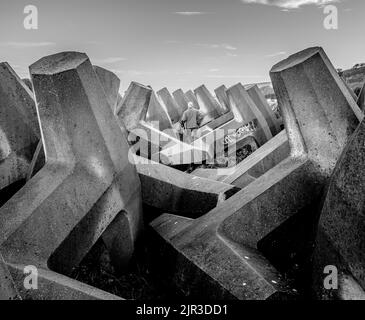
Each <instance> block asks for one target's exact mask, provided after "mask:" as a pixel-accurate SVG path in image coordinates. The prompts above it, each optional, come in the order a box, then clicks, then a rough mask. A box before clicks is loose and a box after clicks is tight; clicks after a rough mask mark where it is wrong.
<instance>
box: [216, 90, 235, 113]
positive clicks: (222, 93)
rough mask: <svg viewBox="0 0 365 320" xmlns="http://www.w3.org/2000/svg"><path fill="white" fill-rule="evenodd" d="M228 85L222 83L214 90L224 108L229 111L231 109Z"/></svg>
mask: <svg viewBox="0 0 365 320" xmlns="http://www.w3.org/2000/svg"><path fill="white" fill-rule="evenodd" d="M226 91H227V87H226V86H225V85H221V86H220V87H218V88H217V89H215V90H214V92H215V95H216V96H217V99H218V101H219V103H220V104H221V106H222V107H223V109H224V110H226V111H228V110H231V108H230V105H229V99H228V96H227V92H226Z"/></svg>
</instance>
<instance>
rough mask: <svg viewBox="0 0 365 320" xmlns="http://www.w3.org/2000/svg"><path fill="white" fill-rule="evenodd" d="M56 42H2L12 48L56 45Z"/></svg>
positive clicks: (4, 45) (1, 44)
mask: <svg viewBox="0 0 365 320" xmlns="http://www.w3.org/2000/svg"><path fill="white" fill-rule="evenodd" d="M55 45H56V43H55V42H0V46H1V47H11V48H20V49H24V48H39V47H51V46H55Z"/></svg>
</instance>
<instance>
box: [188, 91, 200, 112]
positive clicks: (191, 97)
mask: <svg viewBox="0 0 365 320" xmlns="http://www.w3.org/2000/svg"><path fill="white" fill-rule="evenodd" d="M185 97H186V99H187V100H188V101H189V102H192V103H193V104H194V108H196V109H197V110H200V106H199V103H198V99H197V98H196V95H195V93H194V92H193V91H192V90H189V91H186V92H185Z"/></svg>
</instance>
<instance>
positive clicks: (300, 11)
mask: <svg viewBox="0 0 365 320" xmlns="http://www.w3.org/2000/svg"><path fill="white" fill-rule="evenodd" d="M328 4H333V5H335V6H336V7H337V8H338V20H339V26H338V29H337V30H326V29H325V28H324V26H323V21H324V19H325V17H326V15H325V14H324V12H323V11H324V7H323V6H324V5H328ZM27 5H34V6H36V7H37V9H38V29H37V30H26V29H25V28H24V25H23V21H24V19H25V17H26V14H24V8H25V7H26V6H27ZM364 15H365V1H364V0H337V1H336V0H103V1H101V0H99V1H97V0H73V1H69V0H63V1H59V0H26V1H23V0H1V1H0V62H4V61H6V62H8V63H9V64H10V65H11V66H12V67H13V68H14V69H15V71H16V72H17V73H18V74H19V76H20V77H22V78H24V77H29V73H28V67H29V66H30V65H31V64H32V63H34V62H35V61H37V60H38V59H40V58H42V57H43V56H46V55H50V54H54V53H57V52H61V51H79V52H85V53H86V54H87V55H88V56H89V58H90V60H91V62H92V63H93V64H95V65H99V66H101V67H104V68H107V69H109V70H111V71H113V72H115V73H116V74H117V75H118V77H119V78H120V79H121V92H123V91H125V90H126V89H127V87H128V86H129V84H130V82H131V81H137V82H140V83H142V84H145V85H151V86H152V87H153V89H155V90H156V91H158V90H159V89H161V88H163V87H167V88H168V89H170V91H174V90H176V89H179V88H182V89H183V90H184V91H187V90H189V89H195V88H197V87H198V86H200V85H201V84H205V85H206V86H207V87H208V89H210V90H214V89H215V88H217V87H219V86H220V85H222V84H225V85H226V86H227V87H229V86H231V85H234V84H236V83H238V82H241V83H242V84H249V83H260V82H266V81H270V77H269V71H270V69H271V67H272V66H273V65H274V64H275V63H277V62H279V61H280V60H282V59H284V58H286V57H287V56H288V55H290V54H293V53H295V52H297V51H300V50H302V49H305V48H307V47H310V46H322V47H323V48H324V50H325V51H326V53H327V55H328V56H329V58H330V59H331V61H332V62H333V64H334V65H335V67H338V68H343V69H346V68H350V67H352V66H353V65H354V64H356V63H361V62H365V41H364V31H365V19H364Z"/></svg>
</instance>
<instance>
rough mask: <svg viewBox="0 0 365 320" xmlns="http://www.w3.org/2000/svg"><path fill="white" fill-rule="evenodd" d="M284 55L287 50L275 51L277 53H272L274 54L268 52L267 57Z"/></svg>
mask: <svg viewBox="0 0 365 320" xmlns="http://www.w3.org/2000/svg"><path fill="white" fill-rule="evenodd" d="M283 55H286V52H285V51H280V52H275V53H272V54H267V55H266V56H265V57H266V58H275V57H279V56H283Z"/></svg>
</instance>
